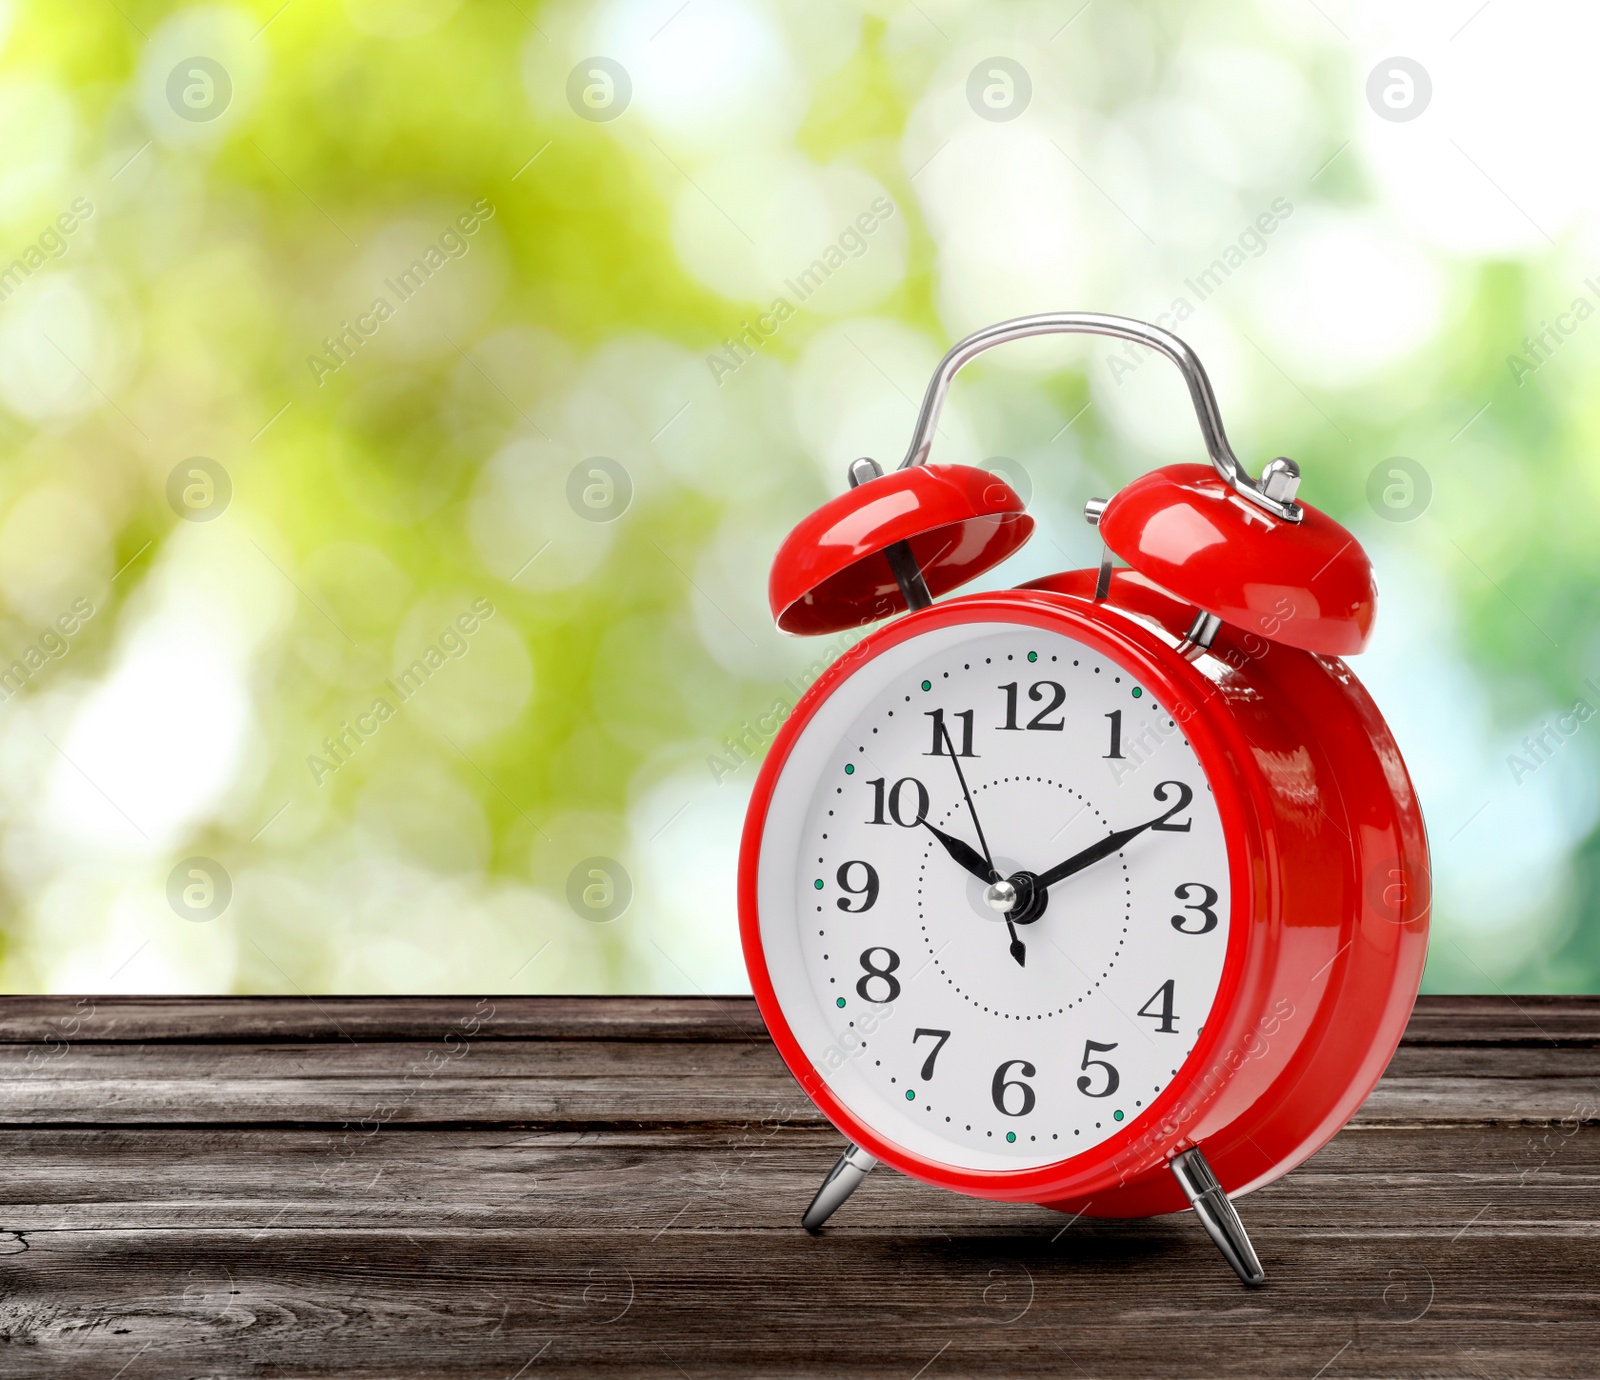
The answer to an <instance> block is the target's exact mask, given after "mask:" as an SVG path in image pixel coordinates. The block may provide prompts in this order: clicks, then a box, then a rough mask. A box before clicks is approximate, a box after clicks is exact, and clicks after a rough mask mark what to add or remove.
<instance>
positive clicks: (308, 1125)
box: [0, 997, 1600, 1380]
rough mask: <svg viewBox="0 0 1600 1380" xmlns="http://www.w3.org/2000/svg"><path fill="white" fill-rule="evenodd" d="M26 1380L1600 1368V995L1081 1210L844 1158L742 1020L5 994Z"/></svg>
mask: <svg viewBox="0 0 1600 1380" xmlns="http://www.w3.org/2000/svg"><path fill="white" fill-rule="evenodd" d="M0 1042H4V1043H3V1046H0V1077H3V1079H4V1099H5V1100H4V1106H5V1107H6V1108H8V1109H9V1110H8V1112H7V1114H6V1116H5V1118H4V1126H3V1127H0V1137H3V1140H0V1144H3V1146H4V1167H5V1177H4V1191H3V1195H0V1196H3V1202H4V1208H3V1211H0V1255H3V1257H4V1258H3V1259H0V1274H3V1278H4V1292H3V1301H0V1342H3V1345H0V1375H5V1376H28V1377H38V1376H55V1375H70V1376H74V1377H104V1378H105V1380H144V1377H157V1376H160V1377H167V1376H246V1375H249V1376H313V1375H314V1376H325V1375H359V1376H446V1375H448V1376H493V1377H508V1378H509V1377H523V1378H526V1380H537V1377H539V1376H552V1375H569V1376H570V1375H591V1374H596V1373H600V1372H605V1373H608V1374H627V1375H634V1374H637V1375H652V1376H665V1377H674V1376H680V1375H681V1376H688V1377H701V1376H712V1375H728V1376H756V1375H798V1374H808V1375H829V1376H847V1375H849V1376H853V1375H885V1376H897V1377H901V1380H915V1378H919V1377H925V1380H941V1378H942V1377H949V1376H957V1375H976V1374H982V1375H1034V1374H1038V1375H1052V1376H1068V1377H1072V1376H1078V1375H1082V1376H1091V1377H1105V1376H1137V1377H1141V1380H1144V1377H1163V1378H1164V1377H1178V1376H1204V1377H1211V1376H1256V1375H1260V1376H1300V1377H1304V1378H1305V1380H1313V1377H1323V1378H1324V1380H1335V1377H1349V1376H1356V1375H1364V1376H1373V1375H1381V1376H1459V1377H1474V1376H1476V1377H1487V1380H1502V1377H1510V1376H1545V1375H1552V1376H1553V1375H1563V1376H1595V1375H1597V1374H1600V1350H1597V1344H1600V1233H1597V1218H1600V1197H1597V1190H1600V1135H1597V1134H1596V1131H1595V1129H1594V1128H1595V1122H1596V1118H1597V1109H1600V1048H1597V1046H1600V999H1596V998H1570V997H1542V998H1530V997H1520V998H1517V999H1516V1000H1514V1001H1513V1000H1511V999H1490V998H1458V997H1448V998H1447V997H1434V998H1424V999H1423V1000H1422V1002H1421V1003H1420V1004H1419V1006H1418V1009H1417V1012H1416V1014H1415V1016H1414V1017H1413V1019H1412V1021H1411V1026H1410V1029H1409V1031H1408V1032H1407V1036H1406V1041H1405V1044H1404V1045H1403V1046H1402V1047H1401V1049H1400V1052H1399V1054H1398V1055H1397V1056H1396V1058H1395V1061H1394V1063H1393V1065H1392V1066H1391V1068H1390V1070H1389V1073H1388V1075H1387V1076H1386V1077H1385V1078H1384V1080H1383V1082H1382V1083H1381V1084H1380V1085H1379V1087H1378V1089H1377V1090H1376V1092H1375V1093H1374V1094H1373V1096H1372V1098H1371V1100H1370V1101H1369V1102H1368V1103H1367V1105H1366V1107H1365V1108H1364V1109H1363V1111H1362V1112H1361V1114H1360V1115H1359V1116H1358V1117H1357V1118H1356V1120H1355V1121H1354V1123H1352V1125H1351V1126H1350V1127H1349V1128H1348V1129H1347V1130H1345V1131H1344V1132H1343V1133H1342V1134H1341V1135H1339V1136H1338V1137H1337V1138H1336V1139H1335V1140H1334V1141H1333V1142H1332V1144H1330V1145H1329V1146H1328V1147H1327V1148H1326V1149H1325V1150H1323V1151H1322V1152H1321V1153H1320V1154H1319V1155H1317V1156H1316V1157H1315V1158H1314V1159H1313V1160H1312V1161H1311V1162H1310V1163H1309V1164H1307V1165H1305V1166H1304V1167H1303V1168H1301V1169H1300V1170H1298V1171H1297V1172H1296V1173H1294V1174H1292V1175H1291V1176H1289V1177H1288V1178H1287V1179H1285V1180H1281V1181H1280V1182H1278V1183H1277V1184H1274V1185H1273V1186H1272V1187H1270V1188H1268V1189H1265V1190H1263V1191H1262V1192H1260V1193H1258V1194H1255V1195H1253V1196H1251V1197H1249V1198H1248V1199H1245V1200H1243V1202H1242V1212H1243V1216H1244V1218H1245V1221H1246V1223H1247V1225H1248V1227H1249V1229H1250V1232H1251V1235H1252V1237H1253V1239H1254V1241H1255V1244H1256V1247H1257V1249H1258V1250H1259V1252H1260V1254H1261V1258H1262V1261H1263V1263H1264V1264H1265V1266H1266V1269H1267V1275H1268V1279H1267V1285H1266V1287H1265V1288H1264V1289H1261V1290H1257V1291H1247V1290H1245V1289H1243V1288H1241V1287H1240V1286H1239V1284H1238V1283H1237V1282H1236V1280H1235V1279H1234V1277H1233V1275H1232V1274H1231V1273H1230V1272H1229V1270H1228V1269H1227V1267H1226V1266H1225V1265H1224V1264H1223V1262H1222V1260H1221V1258H1220V1257H1219V1256H1218V1254H1217V1252H1216V1251H1215V1249H1214V1248H1213V1247H1212V1246H1211V1244H1210V1242H1209V1241H1208V1240H1207V1239H1206V1237H1205V1235H1204V1233H1203V1232H1202V1230H1201V1228H1200V1225H1199V1223H1198V1222H1197V1221H1196V1220H1195V1219H1194V1217H1193V1216H1192V1214H1183V1215H1180V1216H1172V1217H1164V1218H1157V1219H1153V1220H1150V1221H1144V1222H1127V1223H1109V1222H1096V1221H1091V1220H1089V1219H1080V1220H1077V1221H1073V1222H1070V1223H1069V1222H1068V1221H1067V1219H1065V1218H1063V1217H1061V1216H1060V1215H1058V1214H1055V1213H1051V1212H1048V1211H1046V1210H1044V1209H1041V1208H1035V1207H1029V1206H1022V1205H1014V1204H996V1203H986V1202H978V1201H975V1200H971V1199H963V1198H958V1197H955V1196H953V1195H950V1194H947V1193H943V1192H940V1191H938V1190H935V1189H931V1188H927V1187H924V1186H922V1185H920V1184H917V1183H913V1182H912V1181H911V1180H909V1179H905V1178H901V1177H900V1176H898V1175H896V1174H894V1173H891V1172H889V1171H887V1170H884V1169H881V1168H880V1169H879V1170H878V1171H877V1172H876V1173H874V1174H873V1175H872V1176H871V1177H870V1178H869V1179H868V1180H867V1182H866V1183H865V1185H864V1186H863V1187H862V1188H861V1190H860V1191H859V1192H858V1193H857V1194H856V1195H855V1197H854V1198H853V1199H852V1200H851V1201H850V1202H849V1203H848V1204H847V1205H846V1206H845V1207H844V1208H843V1209H842V1210H841V1211H840V1212H839V1214H838V1215H837V1216H836V1217H835V1218H834V1219H833V1221H832V1222H831V1223H830V1224H829V1227H828V1229H827V1230H826V1231H825V1232H824V1234H823V1235H822V1236H821V1237H819V1238H816V1239H812V1238H810V1237H807V1236H806V1235H805V1234H804V1233H803V1232H801V1231H800V1229H799V1226H798V1218H799V1215H800V1213H801V1211H802V1210H803V1209H804V1207H805V1205H806V1203H807V1202H808V1201H809V1200H810V1197H811V1194H812V1192H813V1191H814V1189H815V1188H816V1186H817V1182H818V1180H819V1179H820V1177H821V1175H822V1174H823V1173H824V1171H825V1170H826V1169H827V1168H828V1167H829V1166H830V1165H831V1164H832V1162H833V1160H834V1158H835V1157H836V1156H837V1155H838V1153H839V1151H840V1149H841V1148H842V1141H841V1138H840V1137H839V1135H838V1134H837V1133H836V1132H835V1131H833V1130H832V1129H831V1128H830V1127H829V1126H828V1125H827V1124H826V1123H825V1122H823V1121H822V1119H821V1118H820V1117H819V1116H818V1115H817V1113H816V1112H815V1110H814V1109H813V1108H812V1107H811V1105H810V1104H809V1103H808V1102H807V1101H806V1100H805V1098H804V1097H803V1096H801V1094H800V1093H799V1090H798V1089H797V1087H796V1086H795V1084H794V1083H793V1081H792V1080H791V1079H790V1078H789V1076H788V1074H787V1073H786V1072H785V1070H784V1069H783V1067H782V1065H781V1064H780V1062H779V1060H778V1058H777V1056H776V1054H775V1053H774V1051H773V1049H772V1047H771V1045H770V1044H769V1043H768V1041H767V1039H766V1037H765V1035H764V1033H763V1031H762V1028H761V1024H760V1021H759V1019H758V1018H757V1016H756V1013H755V1009H754V1007H753V1005H752V1004H751V1003H750V1002H749V1001H748V1000H746V999H739V998H724V999H719V1000H709V999H707V1000H700V999H683V998H661V999H654V998H626V999H617V998H495V999H493V1000H484V1001H475V1000H472V999H470V998H442V999H428V1000H386V999H357V1000H349V999H332V998H324V999H319V1000H300V1001H283V1000H278V999H275V998H273V999H262V998H233V999H218V1000H212V999H127V998H114V999H107V998H97V999H94V1000H92V1001H91V1000H89V999H84V1000H82V1001H79V1002H75V1001H74V1000H72V999H70V998H8V999H4V1000H3V1001H0Z"/></svg>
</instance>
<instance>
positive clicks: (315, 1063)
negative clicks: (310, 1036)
mask: <svg viewBox="0 0 1600 1380" xmlns="http://www.w3.org/2000/svg"><path fill="white" fill-rule="evenodd" d="M488 1028H489V1027H488V1026H485V1028H484V1030H483V1031H480V1032H479V1033H478V1034H477V1035H475V1036H466V1035H464V1034H463V1033H462V1032H460V1031H449V1030H447V1031H446V1033H445V1035H444V1036H443V1037H440V1038H435V1039H433V1040H431V1041H428V1042H421V1041H416V1042H410V1041H402V1040H398V1039H390V1040H383V1041H362V1042H354V1043H352V1042H347V1041H342V1040H337V1039H335V1040H325V1041H319V1042H315V1043H309V1042H308V1043H295V1042H291V1043H272V1044H257V1043H250V1042H239V1043H229V1044H210V1043H202V1042H193V1043H177V1042H156V1043H130V1044H123V1043H117V1042H100V1043H96V1042H90V1041H85V1042H73V1043H66V1042H60V1043H58V1044H56V1045H53V1046H52V1045H28V1046H16V1045H13V1046H0V1125H11V1126H16V1125H26V1124H37V1123H56V1124H69V1123H76V1124H80V1125H108V1126H109V1125H138V1124H171V1125H202V1124H209V1123H216V1122H271V1123H279V1124H307V1123H332V1124H340V1123H344V1122H351V1123H367V1124H369V1125H370V1124H383V1125H418V1126H420V1125H456V1124H463V1125H464V1124H494V1125H508V1126H509V1125H535V1124H562V1125H616V1124H619V1123H625V1124H643V1123H649V1122H664V1123H699V1122H718V1121H725V1120H729V1119H735V1120H745V1119H748V1118H749V1117H750V1116H751V1115H752V1114H753V1115H754V1116H756V1117H760V1116H764V1115H766V1114H767V1113H768V1112H769V1111H770V1110H771V1109H772V1108H773V1107H774V1106H776V1105H779V1104H783V1105H788V1104H794V1103H797V1102H798V1104H799V1106H800V1110H798V1111H797V1112H796V1113H795V1116H796V1118H798V1119H800V1120H813V1121H818V1120H820V1115H819V1114H818V1113H816V1112H815V1111H813V1110H811V1109H810V1105H809V1103H806V1102H805V1100H804V1099H803V1098H800V1097H799V1094H798V1090H797V1085H796V1083H795V1082H794V1080H793V1078H792V1077H791V1076H790V1075H789V1073H788V1071H787V1070H786V1069H785V1068H784V1067H783V1064H782V1062H781V1060H780V1059H779V1058H778V1056H777V1053H776V1051H775V1050H774V1049H773V1048H772V1045H771V1044H770V1042H769V1041H767V1040H766V1039H765V1038H764V1037H763V1038H759V1039H758V1038H755V1037H750V1038H746V1039H732V1040H716V1041H711V1042H709V1043H701V1042H698V1041H689V1040H666V1039H650V1040H642V1041H628V1040H611V1039H601V1040H577V1039H572V1038H567V1037H562V1038H559V1039H552V1040H532V1039H519V1040H510V1039H486V1038H483V1036H484V1035H485V1034H486V1032H487V1030H488ZM1572 1116H1577V1117H1579V1118H1580V1119H1593V1118H1595V1117H1596V1116H1600V1047H1596V1048H1589V1047H1586V1046H1572V1047H1560V1048H1552V1047H1550V1046H1537V1045H1536V1046H1513V1047H1510V1048H1504V1047H1499V1046H1492V1045H1468V1046H1466V1047H1462V1048H1456V1049H1446V1048H1442V1047H1439V1046H1423V1047H1407V1048H1402V1049H1401V1050H1400V1051H1399V1053H1398V1054H1397V1055H1396V1057H1395V1060H1394V1063H1393V1064H1392V1065H1391V1067H1390V1070H1389V1072H1388V1074H1387V1075H1386V1076H1385V1078H1384V1080H1383V1082H1382V1083H1380V1084H1379V1086H1378V1088H1377V1089H1376V1090H1375V1091H1374V1093H1373V1095H1372V1097H1371V1098H1370V1099H1369V1100H1368V1102H1367V1104H1366V1106H1365V1107H1363V1108H1362V1110H1361V1112H1360V1113H1359V1116H1358V1120H1359V1121H1360V1122H1362V1123H1372V1122H1377V1121H1393V1122H1401V1123H1409V1122H1414V1121H1416V1120H1418V1119H1419V1118H1420V1119H1425V1120H1429V1121H1433V1122H1436V1123H1440V1124H1443V1123H1452V1124H1461V1123H1472V1124H1477V1123H1489V1122H1498V1121H1523V1120H1530V1119H1532V1120H1538V1121H1553V1120H1558V1119H1561V1118H1567V1117H1572Z"/></svg>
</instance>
